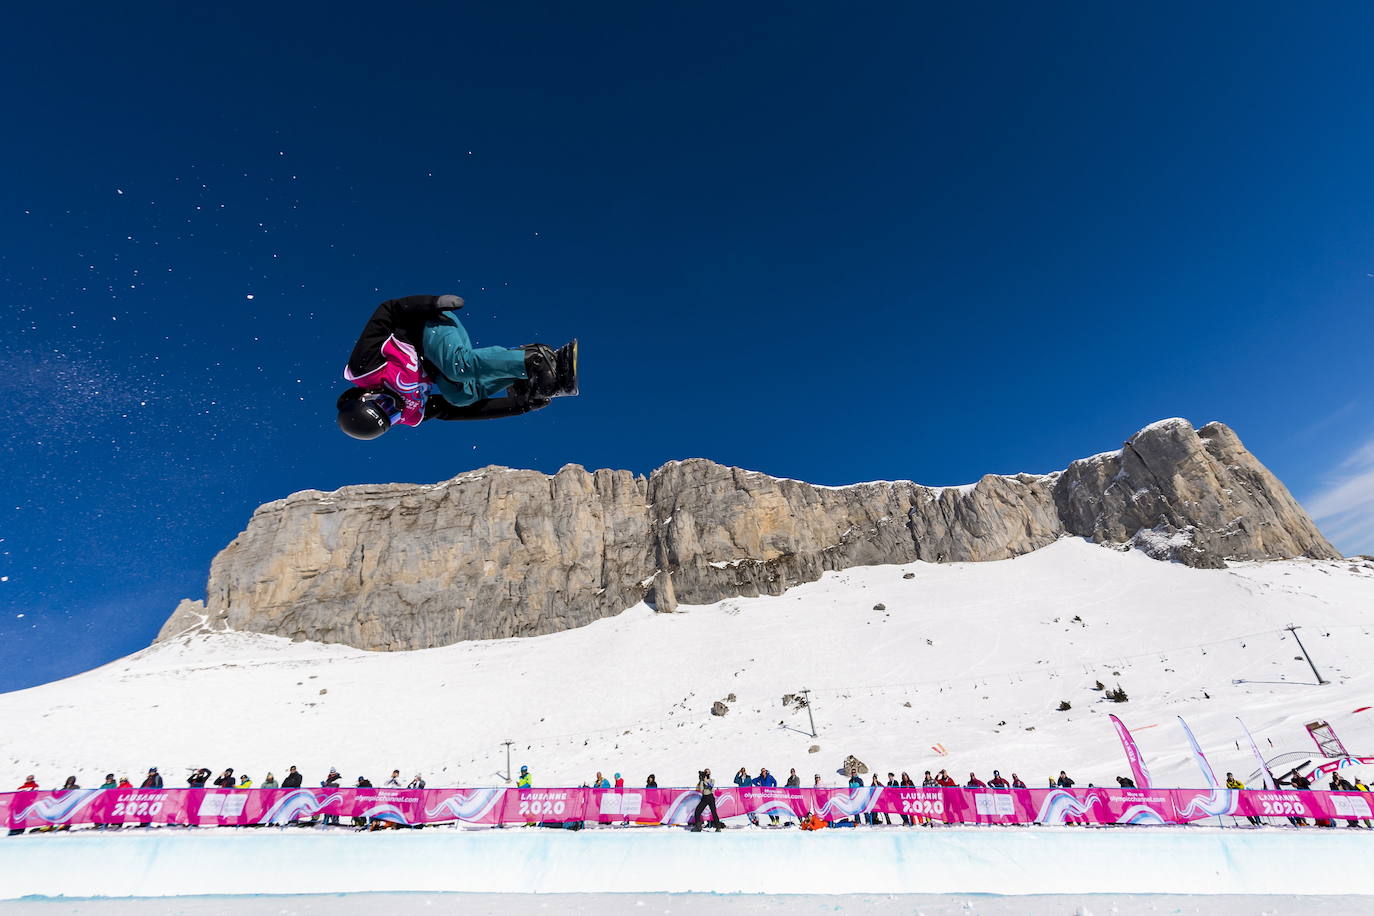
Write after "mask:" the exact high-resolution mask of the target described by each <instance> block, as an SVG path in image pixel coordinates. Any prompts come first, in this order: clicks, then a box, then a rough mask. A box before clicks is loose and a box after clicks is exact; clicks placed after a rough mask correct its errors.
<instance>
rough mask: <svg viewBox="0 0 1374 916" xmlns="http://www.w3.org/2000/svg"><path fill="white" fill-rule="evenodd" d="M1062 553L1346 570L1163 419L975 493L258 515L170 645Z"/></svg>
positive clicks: (550, 500)
mask: <svg viewBox="0 0 1374 916" xmlns="http://www.w3.org/2000/svg"><path fill="white" fill-rule="evenodd" d="M1065 535H1076V536H1081V537H1086V538H1091V539H1093V540H1094V541H1097V542H1099V543H1102V544H1114V545H1128V544H1129V545H1133V546H1137V547H1140V548H1141V549H1143V550H1145V551H1146V552H1147V553H1149V554H1150V555H1151V556H1154V557H1156V558H1158V559H1168V560H1175V561H1178V562H1182V563H1186V564H1188V565H1190V566H1198V567H1220V566H1222V565H1224V561H1225V560H1226V559H1228V558H1229V559H1244V560H1256V559H1271V558H1280V557H1297V556H1306V557H1312V558H1326V559H1330V558H1336V557H1338V556H1339V554H1338V553H1337V551H1336V550H1335V549H1334V548H1333V547H1332V546H1331V545H1330V544H1329V543H1328V542H1327V541H1326V539H1325V538H1324V537H1322V535H1321V533H1320V532H1319V531H1318V530H1317V528H1316V526H1315V525H1314V524H1313V523H1312V521H1311V519H1310V518H1308V516H1307V514H1306V513H1305V512H1304V511H1303V509H1302V508H1301V507H1300V506H1299V505H1298V504H1297V502H1296V501H1295V500H1294V499H1293V497H1292V496H1291V495H1290V494H1289V493H1288V490H1287V489H1286V488H1285V487H1284V486H1283V484H1282V483H1280V482H1279V481H1278V480H1277V479H1276V478H1275V477H1274V476H1273V475H1272V474H1270V473H1269V471H1268V470H1267V469H1266V468H1265V467H1264V466H1263V465H1261V464H1260V463H1259V461H1257V460H1256V459H1255V458H1254V456H1253V455H1251V454H1250V453H1249V452H1248V451H1247V450H1246V449H1245V447H1244V446H1243V445H1242V444H1241V442H1240V440H1239V439H1238V438H1237V437H1236V435H1235V433H1233V432H1232V431H1231V430H1230V429H1229V428H1228V427H1226V426H1224V425H1223V424H1220V423H1211V424H1208V425H1207V426H1205V427H1203V428H1202V429H1201V430H1194V429H1193V427H1192V425H1191V424H1189V423H1188V422H1187V421H1185V420H1165V421H1162V422H1160V423H1155V424H1153V425H1151V426H1148V427H1146V428H1145V429H1143V430H1141V431H1140V432H1138V433H1136V434H1135V435H1134V436H1132V437H1131V438H1130V439H1129V440H1128V441H1127V442H1126V443H1125V445H1124V446H1123V447H1122V449H1121V450H1120V451H1119V452H1112V453H1107V454H1103V455H1097V456H1094V457H1092V458H1086V459H1082V460H1079V461H1075V462H1073V463H1072V464H1071V465H1070V466H1069V467H1068V469H1067V470H1065V471H1062V472H1056V473H1053V474H1046V475H1031V474H1019V475H1015V476H993V475H989V476H986V477H984V478H983V479H982V480H980V481H978V483H977V484H974V485H972V486H969V487H945V488H931V487H924V486H921V485H919V484H915V483H911V482H905V481H903V482H884V483H865V484H856V485H853V486H849V487H821V486H814V485H811V484H807V483H803V482H801V481H796V480H783V479H778V478H774V477H770V476H768V475H766V474H760V473H756V472H752V471H744V470H740V469H738V468H730V467H724V466H721V465H718V464H715V463H714V462H711V461H706V460H703V459H692V460H688V461H676V462H672V463H670V464H667V465H665V466H664V467H661V468H659V469H658V470H656V471H654V472H653V473H652V474H651V475H650V476H649V477H648V478H644V477H638V476H635V475H633V474H631V473H630V472H628V471H610V470H600V471H595V472H588V471H586V470H584V469H582V468H580V467H577V466H575V465H569V466H568V467H565V468H563V469H562V470H560V471H559V472H558V473H557V474H554V475H552V476H549V475H545V474H542V473H538V472H535V471H523V470H511V469H507V468H497V467H489V468H484V469H482V470H480V471H475V472H472V473H468V474H464V475H460V476H459V477H456V478H454V479H452V480H449V481H445V482H443V483H439V484H434V485H426V486H415V485H404V484H387V485H380V486H358V487H345V488H344V489H341V490H339V491H337V492H334V493H322V492H319V491H313V490H312V491H305V492H302V493H296V494H294V495H292V496H290V497H288V498H286V499H284V500H279V501H276V502H271V503H268V504H266V505H264V506H262V507H261V508H259V509H258V510H257V511H256V512H255V513H254V514H253V517H252V519H251V520H250V521H249V523H248V528H247V530H246V531H244V532H243V533H242V534H240V535H239V536H238V537H237V538H235V540H234V541H233V543H231V544H230V545H229V546H228V547H226V548H225V549H224V550H223V551H221V552H220V554H219V555H218V556H217V557H216V558H215V560H214V563H213V565H212V566H211V571H210V581H209V584H208V586H207V597H206V601H205V604H204V605H203V606H202V605H201V604H200V602H182V604H181V606H179V607H178V609H177V611H176V613H174V614H173V615H172V617H171V618H170V619H169V620H168V621H167V624H166V625H165V626H164V627H163V630H162V632H161V633H160V634H159V636H158V638H159V640H162V639H167V638H170V637H172V636H174V635H176V634H177V633H179V632H182V631H184V630H185V629H187V628H188V627H196V626H209V627H211V628H223V627H229V628H232V629H236V630H244V631H250V632H260V633H268V634H274V635H279V636H287V637H292V638H297V639H310V640H318V641H322V642H341V643H346V644H348V645H351V646H357V647H359V648H366V649H388V650H393V649H418V648H427V647H433V646H442V645H448V644H451V643H455V642H458V641H461V640H466V639H489V638H500V637H508V636H530V635H537V634H542V633H551V632H556V631H559V630H564V629H568V628H571V627H576V626H581V625H584V624H587V623H590V622H591V621H593V620H597V619H599V618H602V617H607V616H610V615H612V614H616V613H619V612H620V611H622V610H624V609H625V608H627V607H630V606H631V605H633V604H635V603H636V602H638V601H641V600H647V601H649V602H651V603H653V604H654V605H655V606H656V607H657V608H658V609H659V610H661V611H672V610H674V609H675V608H676V605H677V602H679V601H681V602H683V603H686V604H705V603H710V602H714V601H718V600H721V599H723V598H729V597H734V596H740V595H743V596H755V595H760V594H771V595H777V594H781V593H782V592H783V591H785V590H786V589H787V588H788V587H790V586H793V585H797V584H799V583H802V582H809V581H813V580H815V579H817V578H819V577H820V575H821V574H822V573H823V572H825V571H827V570H839V569H845V568H848V567H852V566H865V565H873V564H880V563H906V562H911V561H913V560H926V561H931V562H953V561H981V560H1000V559H1006V558H1009V557H1014V556H1018V555H1020V554H1023V553H1026V552H1028V551H1032V550H1036V549H1038V548H1040V547H1044V546H1045V545H1047V544H1049V543H1051V542H1053V541H1055V540H1056V539H1058V538H1060V537H1063V536H1065Z"/></svg>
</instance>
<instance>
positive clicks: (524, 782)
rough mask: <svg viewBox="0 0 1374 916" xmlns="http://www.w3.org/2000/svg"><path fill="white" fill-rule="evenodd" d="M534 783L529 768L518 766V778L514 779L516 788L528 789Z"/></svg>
mask: <svg viewBox="0 0 1374 916" xmlns="http://www.w3.org/2000/svg"><path fill="white" fill-rule="evenodd" d="M533 785H534V777H533V776H531V775H530V768H529V767H527V766H522V767H521V768H520V778H519V779H517V780H516V781H515V787H516V788H517V789H528V788H530V787H531V786H533Z"/></svg>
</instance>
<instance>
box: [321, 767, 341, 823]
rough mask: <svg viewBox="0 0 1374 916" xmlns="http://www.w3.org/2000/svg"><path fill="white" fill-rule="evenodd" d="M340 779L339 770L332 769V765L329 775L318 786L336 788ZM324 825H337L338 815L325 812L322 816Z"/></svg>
mask: <svg viewBox="0 0 1374 916" xmlns="http://www.w3.org/2000/svg"><path fill="white" fill-rule="evenodd" d="M340 779H343V777H342V776H340V775H339V771H338V770H336V769H334V768H333V767H330V768H329V775H328V776H326V777H325V778H324V782H322V783H320V788H322V789H337V788H338V787H339V780H340ZM324 825H325V826H326V827H337V826H339V816H338V815H337V814H326V815H325V816H324Z"/></svg>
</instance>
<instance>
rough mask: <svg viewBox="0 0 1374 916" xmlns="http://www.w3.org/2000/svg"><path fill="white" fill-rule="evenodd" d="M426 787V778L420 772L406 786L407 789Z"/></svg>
mask: <svg viewBox="0 0 1374 916" xmlns="http://www.w3.org/2000/svg"><path fill="white" fill-rule="evenodd" d="M424 787H425V778H424V777H423V776H421V775H420V774H419V773H416V774H415V778H414V779H412V780H411V781H410V785H408V786H406V788H407V789H423V788H424Z"/></svg>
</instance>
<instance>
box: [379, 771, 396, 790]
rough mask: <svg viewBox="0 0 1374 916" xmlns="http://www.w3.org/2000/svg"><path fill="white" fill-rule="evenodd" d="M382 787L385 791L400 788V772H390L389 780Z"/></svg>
mask: <svg viewBox="0 0 1374 916" xmlns="http://www.w3.org/2000/svg"><path fill="white" fill-rule="evenodd" d="M382 786H383V788H387V789H399V788H400V787H401V771H400V770H392V771H391V778H390V779H388V780H387V781H386V782H384V783H382Z"/></svg>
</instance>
